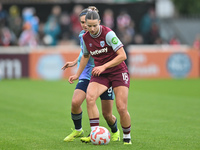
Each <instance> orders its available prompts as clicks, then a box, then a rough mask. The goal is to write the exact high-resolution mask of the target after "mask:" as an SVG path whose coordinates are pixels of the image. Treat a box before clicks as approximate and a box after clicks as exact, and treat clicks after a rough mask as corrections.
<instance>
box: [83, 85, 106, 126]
mask: <svg viewBox="0 0 200 150" xmlns="http://www.w3.org/2000/svg"><path fill="white" fill-rule="evenodd" d="M107 89H108V88H107V87H106V86H105V85H102V84H99V83H97V82H90V83H89V85H88V88H87V95H86V101H87V111H88V117H89V119H90V127H91V130H92V129H93V128H94V127H95V126H99V110H98V108H97V105H96V100H97V98H98V97H99V96H100V95H101V94H102V93H103V92H104V91H106V90H107Z"/></svg>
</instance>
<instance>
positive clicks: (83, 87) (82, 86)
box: [75, 79, 115, 100]
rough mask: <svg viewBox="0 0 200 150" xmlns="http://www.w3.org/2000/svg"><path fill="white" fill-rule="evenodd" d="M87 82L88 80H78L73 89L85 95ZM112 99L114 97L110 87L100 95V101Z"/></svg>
mask: <svg viewBox="0 0 200 150" xmlns="http://www.w3.org/2000/svg"><path fill="white" fill-rule="evenodd" d="M89 82H90V80H87V79H80V80H79V81H78V83H77V85H76V88H75V89H80V90H82V91H84V92H85V93H86V91H87V87H88V84H89ZM114 97H115V96H114V92H113V90H112V87H110V88H109V89H108V90H107V91H105V92H104V93H103V94H101V95H100V98H101V100H114Z"/></svg>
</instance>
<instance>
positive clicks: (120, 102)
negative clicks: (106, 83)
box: [113, 86, 129, 108]
mask: <svg viewBox="0 0 200 150" xmlns="http://www.w3.org/2000/svg"><path fill="white" fill-rule="evenodd" d="M113 90H114V93H115V99H116V105H117V107H118V108H119V107H124V108H126V107H127V103H128V91H129V89H128V87H126V86H118V87H115V88H114V89H113Z"/></svg>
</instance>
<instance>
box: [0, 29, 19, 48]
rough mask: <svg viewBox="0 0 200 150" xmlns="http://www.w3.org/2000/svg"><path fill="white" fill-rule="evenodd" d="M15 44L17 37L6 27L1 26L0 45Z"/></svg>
mask: <svg viewBox="0 0 200 150" xmlns="http://www.w3.org/2000/svg"><path fill="white" fill-rule="evenodd" d="M16 44H17V38H16V36H15V34H14V33H13V32H12V31H11V30H10V29H9V28H8V27H2V28H1V30H0V45H2V46H11V45H16Z"/></svg>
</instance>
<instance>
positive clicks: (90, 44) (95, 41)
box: [82, 25, 128, 74]
mask: <svg viewBox="0 0 200 150" xmlns="http://www.w3.org/2000/svg"><path fill="white" fill-rule="evenodd" d="M82 44H83V47H82V48H83V54H84V55H89V54H90V55H91V56H92V57H93V58H94V63H95V66H101V65H104V64H105V63H107V62H109V61H111V60H112V59H114V58H115V57H116V56H117V53H116V52H117V51H118V50H119V49H120V48H121V47H123V44H122V43H121V41H120V40H119V38H118V37H117V36H116V34H115V33H114V32H113V31H112V30H111V29H110V28H108V27H105V26H103V25H100V30H99V32H98V34H96V35H91V34H90V33H89V32H87V33H85V34H84V35H83V43H82ZM119 70H120V72H121V71H123V72H128V68H127V66H126V64H125V62H122V63H120V64H119V65H117V66H114V67H112V68H109V69H106V70H105V71H104V72H102V73H101V74H105V73H111V72H112V73H113V72H116V73H117V72H118V71H119Z"/></svg>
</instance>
